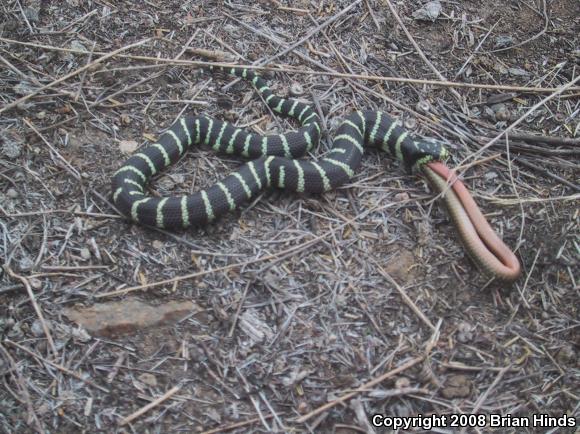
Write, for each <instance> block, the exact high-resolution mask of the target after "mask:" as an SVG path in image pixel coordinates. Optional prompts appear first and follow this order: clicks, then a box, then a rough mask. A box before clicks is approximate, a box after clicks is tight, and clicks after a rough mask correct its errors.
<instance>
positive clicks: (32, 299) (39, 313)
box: [4, 265, 58, 357]
mask: <svg viewBox="0 0 580 434" xmlns="http://www.w3.org/2000/svg"><path fill="white" fill-rule="evenodd" d="M4 270H6V273H8V275H9V276H10V277H12V278H13V279H17V280H20V282H22V284H23V285H24V288H26V292H27V293H28V298H29V299H30V303H32V307H33V308H34V311H35V312H36V316H38V319H39V320H40V324H41V325H42V331H44V334H45V335H46V340H47V341H48V345H49V347H50V350H51V351H52V355H53V356H54V357H56V355H57V354H58V352H57V350H56V346H55V345H54V340H53V339H52V335H51V334H50V329H49V328H48V325H47V324H46V321H45V320H44V315H43V314H42V310H41V309H40V306H39V305H38V303H37V302H36V297H35V296H34V291H32V287H31V286H30V283H29V282H28V279H27V278H26V277H24V276H20V275H19V274H16V273H15V272H14V271H12V269H11V268H10V266H8V265H5V266H4Z"/></svg>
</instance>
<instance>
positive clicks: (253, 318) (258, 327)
mask: <svg viewBox="0 0 580 434" xmlns="http://www.w3.org/2000/svg"><path fill="white" fill-rule="evenodd" d="M239 325H240V328H241V329H242V330H243V331H244V332H245V333H246V335H248V336H249V338H250V339H251V340H252V341H253V343H254V344H255V343H259V342H263V341H264V340H268V341H269V340H270V339H272V338H273V337H274V331H273V330H272V329H271V328H270V326H269V325H268V324H267V323H266V322H264V321H262V320H261V319H260V318H259V317H258V315H257V312H256V311H254V310H252V309H248V310H246V311H245V312H244V313H243V314H242V316H241V317H240V321H239Z"/></svg>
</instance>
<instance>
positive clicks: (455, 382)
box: [441, 374, 471, 399]
mask: <svg viewBox="0 0 580 434" xmlns="http://www.w3.org/2000/svg"><path fill="white" fill-rule="evenodd" d="M470 393H471V381H470V380H469V378H468V377H467V376H465V375H461V374H459V375H452V376H450V377H448V378H447V380H446V381H445V385H444V387H443V389H442V390H441V394H442V395H443V396H444V397H445V398H447V399H455V398H467V397H468V396H469V394H470Z"/></svg>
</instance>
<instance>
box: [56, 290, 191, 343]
mask: <svg viewBox="0 0 580 434" xmlns="http://www.w3.org/2000/svg"><path fill="white" fill-rule="evenodd" d="M201 310H202V309H201V308H200V307H199V306H197V305H196V304H194V303H193V302H191V301H170V302H167V303H164V304H160V305H157V306H153V305H150V304H147V303H144V302H142V301H139V300H136V299H126V300H122V301H118V302H110V303H100V304H95V305H93V306H91V307H67V308H65V309H64V314H65V315H66V317H67V318H69V319H70V320H71V321H74V322H75V323H77V324H79V325H81V326H82V327H84V328H85V329H86V330H87V331H88V332H89V333H91V334H92V335H93V336H105V337H112V336H120V335H124V334H132V333H135V332H137V331H140V330H142V329H145V328H147V327H153V326H159V325H166V324H169V323H174V322H176V321H179V320H181V319H183V318H184V317H186V316H187V315H189V314H190V313H191V312H192V311H196V312H199V311H201Z"/></svg>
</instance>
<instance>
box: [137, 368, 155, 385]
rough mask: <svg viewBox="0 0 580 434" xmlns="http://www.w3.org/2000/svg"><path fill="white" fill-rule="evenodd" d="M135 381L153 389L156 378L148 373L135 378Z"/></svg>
mask: <svg viewBox="0 0 580 434" xmlns="http://www.w3.org/2000/svg"><path fill="white" fill-rule="evenodd" d="M137 379H138V380H139V381H140V382H141V383H143V384H146V385H147V386H151V387H155V386H157V378H156V377H155V375H153V374H150V373H149V372H143V373H142V374H141V375H139V376H138V377H137Z"/></svg>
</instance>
